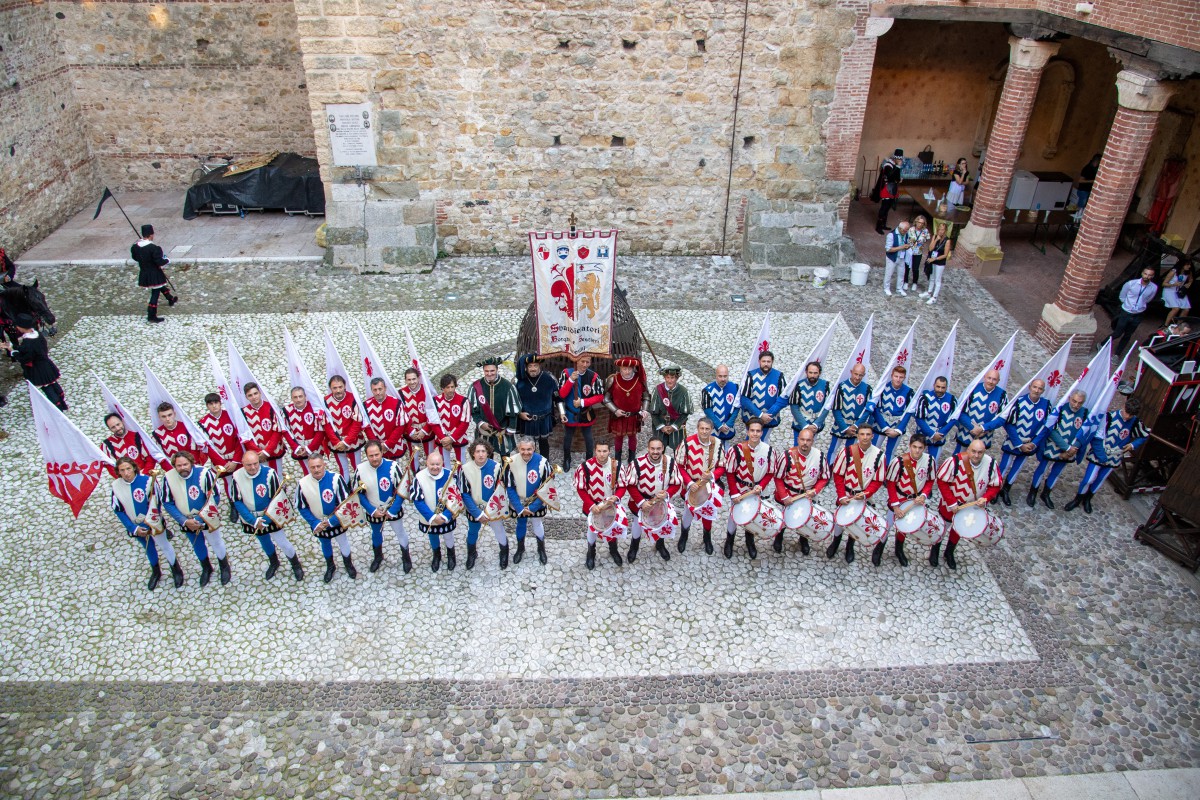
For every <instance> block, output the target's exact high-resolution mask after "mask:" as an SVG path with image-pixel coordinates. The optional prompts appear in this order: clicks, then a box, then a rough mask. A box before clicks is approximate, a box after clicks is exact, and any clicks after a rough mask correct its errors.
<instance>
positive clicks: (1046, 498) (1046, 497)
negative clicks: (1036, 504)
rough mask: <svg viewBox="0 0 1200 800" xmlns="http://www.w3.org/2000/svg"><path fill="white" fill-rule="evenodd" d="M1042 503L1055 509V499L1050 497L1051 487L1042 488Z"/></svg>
mask: <svg viewBox="0 0 1200 800" xmlns="http://www.w3.org/2000/svg"><path fill="white" fill-rule="evenodd" d="M1042 505H1044V506H1045V507H1046V508H1049V509H1051V510H1053V509H1054V501H1053V500H1051V499H1050V487H1049V486H1047V487H1046V488H1045V489H1042Z"/></svg>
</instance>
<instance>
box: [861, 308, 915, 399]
mask: <svg viewBox="0 0 1200 800" xmlns="http://www.w3.org/2000/svg"><path fill="white" fill-rule="evenodd" d="M919 319H921V318H920V317H919V316H918V317H917V319H914V320H913V323H912V325H909V326H908V333H906V334H904V338H903V339H901V340H900V344H898V345H896V352H894V353H892V360H891V361H889V362H888V365H887V369H885V370H884V371H883V372H881V373H879V380H877V381H875V388H874V389H873V390H872V391H871V402H875V401H876V400H878V399H879V398H880V397H881V396H882V395H883V387H885V386H888V385H889V384H890V383H891V381H892V370H894V369H895V368H896V367H904V369H905V370H907V371H908V372H909V373H911V372H912V358H913V337H914V336H915V335H916V332H917V320H919Z"/></svg>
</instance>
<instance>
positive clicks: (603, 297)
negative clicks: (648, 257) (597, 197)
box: [529, 230, 617, 356]
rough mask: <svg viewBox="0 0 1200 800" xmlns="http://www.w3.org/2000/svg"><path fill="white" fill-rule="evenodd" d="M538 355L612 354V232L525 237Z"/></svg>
mask: <svg viewBox="0 0 1200 800" xmlns="http://www.w3.org/2000/svg"><path fill="white" fill-rule="evenodd" d="M529 252H530V255H531V257H532V258H533V290H534V302H535V304H536V309H537V327H538V355H544V356H552V355H558V354H560V353H565V354H566V355H571V356H574V355H579V354H581V353H594V354H596V355H604V356H607V355H611V354H612V315H613V303H612V295H613V286H614V285H615V284H616V275H617V232H616V231H615V230H613V231H579V233H577V234H576V235H575V236H571V235H569V234H567V233H556V232H541V233H539V232H536V231H531V232H530V234H529Z"/></svg>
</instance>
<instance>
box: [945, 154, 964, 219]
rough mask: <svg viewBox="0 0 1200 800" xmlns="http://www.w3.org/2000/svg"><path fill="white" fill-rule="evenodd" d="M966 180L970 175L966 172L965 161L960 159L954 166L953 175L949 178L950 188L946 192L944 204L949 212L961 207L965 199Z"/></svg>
mask: <svg viewBox="0 0 1200 800" xmlns="http://www.w3.org/2000/svg"><path fill="white" fill-rule="evenodd" d="M968 178H970V174H969V173H968V172H967V160H966V159H965V158H960V159H959V160H958V163H957V164H955V165H954V173H953V174H952V175H951V176H950V188H949V189H948V190H947V191H946V203H947V205H949V206H950V209H951V210H953V209H954V206H961V205H962V204H963V200H965V199H966V196H967V179H968Z"/></svg>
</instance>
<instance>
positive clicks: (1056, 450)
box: [1025, 390, 1089, 508]
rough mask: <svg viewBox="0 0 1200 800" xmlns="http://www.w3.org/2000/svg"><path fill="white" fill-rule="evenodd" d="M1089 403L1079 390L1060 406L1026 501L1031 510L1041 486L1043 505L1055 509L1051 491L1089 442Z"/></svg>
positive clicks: (1039, 456) (1040, 452) (1084, 394)
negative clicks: (1087, 403) (1065, 469)
mask: <svg viewBox="0 0 1200 800" xmlns="http://www.w3.org/2000/svg"><path fill="white" fill-rule="evenodd" d="M1086 402H1087V394H1086V393H1084V392H1081V391H1079V390H1075V391H1074V392H1071V396H1070V397H1068V398H1067V402H1066V403H1065V404H1063V405H1061V406H1059V407H1058V419H1057V420H1055V421H1054V422H1053V423H1051V425H1050V430H1048V431H1047V432H1046V438H1045V440H1044V441H1043V442H1042V447H1041V449H1040V450H1038V468H1037V469H1036V470H1035V471H1034V473H1033V482H1032V483H1031V484H1030V486H1029V494H1028V495H1027V496H1026V498H1025V505H1027V506H1029V507H1030V508H1033V504H1034V501H1035V500H1037V496H1038V488H1039V487H1041V488H1042V503H1043V504H1045V506H1046V508H1054V501H1053V500H1051V499H1050V490H1051V489H1053V488H1054V484H1055V482H1057V481H1058V476H1059V473H1061V472H1062V471H1063V468H1064V467H1066V466H1067V464H1070V463H1071V462H1072V461H1075V460H1076V456H1077V455H1078V454H1079V450H1080V448H1082V447H1083V445H1084V442H1085V441H1086V439H1087V431H1086V430H1085V429H1084V425H1086V424H1087V419H1088V414H1089V411H1088V409H1087V406H1085V405H1084V403H1086ZM1043 481H1044V482H1043Z"/></svg>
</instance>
